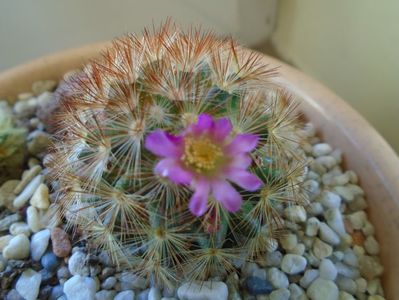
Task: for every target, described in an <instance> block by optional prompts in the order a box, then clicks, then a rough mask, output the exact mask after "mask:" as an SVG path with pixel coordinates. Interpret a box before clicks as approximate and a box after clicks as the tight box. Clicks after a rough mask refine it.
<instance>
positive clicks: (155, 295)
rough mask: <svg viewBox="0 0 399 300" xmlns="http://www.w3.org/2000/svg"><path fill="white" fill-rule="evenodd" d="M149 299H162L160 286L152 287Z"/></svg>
mask: <svg viewBox="0 0 399 300" xmlns="http://www.w3.org/2000/svg"><path fill="white" fill-rule="evenodd" d="M148 300H161V292H160V291H159V289H158V288H156V287H152V288H151V289H150V292H149V293H148Z"/></svg>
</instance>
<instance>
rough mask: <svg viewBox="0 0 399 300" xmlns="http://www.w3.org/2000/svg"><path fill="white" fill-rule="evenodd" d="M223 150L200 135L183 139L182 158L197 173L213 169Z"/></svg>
mask: <svg viewBox="0 0 399 300" xmlns="http://www.w3.org/2000/svg"><path fill="white" fill-rule="evenodd" d="M222 157H223V152H222V149H221V147H220V146H218V145H215V144H214V143H213V142H212V141H211V140H210V139H209V138H207V137H200V138H198V139H194V138H192V137H186V138H185V139H184V155H183V157H182V160H183V161H184V163H185V164H186V165H187V166H190V167H192V168H194V169H195V171H197V172H198V173H204V172H210V171H213V170H215V168H216V167H217V165H218V163H219V162H220V160H221V158H222Z"/></svg>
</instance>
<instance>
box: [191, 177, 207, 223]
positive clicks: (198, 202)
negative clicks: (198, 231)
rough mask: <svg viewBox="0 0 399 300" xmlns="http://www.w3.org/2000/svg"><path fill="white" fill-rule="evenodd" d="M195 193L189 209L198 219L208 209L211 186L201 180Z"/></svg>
mask: <svg viewBox="0 0 399 300" xmlns="http://www.w3.org/2000/svg"><path fill="white" fill-rule="evenodd" d="M194 188H195V192H194V194H193V196H192V197H191V199H190V203H189V204H188V207H189V209H190V211H191V213H192V214H193V215H195V216H197V217H199V216H202V215H203V214H204V213H205V212H206V210H207V208H208V196H209V190H210V184H209V182H208V181H207V180H205V179H200V180H199V181H198V182H196V184H195V187H194Z"/></svg>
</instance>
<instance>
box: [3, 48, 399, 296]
mask: <svg viewBox="0 0 399 300" xmlns="http://www.w3.org/2000/svg"><path fill="white" fill-rule="evenodd" d="M106 45H108V43H100V44H94V45H89V46H85V47H82V48H78V49H72V50H68V51H65V52H61V53H58V54H54V55H50V56H46V57H43V58H40V59H37V60H35V61H32V62H29V63H27V64H23V65H21V66H18V67H16V68H14V69H11V70H8V71H6V72H3V73H1V74H0V99H2V98H5V97H8V99H9V100H10V101H12V97H11V98H9V96H14V98H15V96H16V94H18V93H20V92H24V91H29V90H30V88H31V84H32V83H33V82H34V81H37V80H42V79H60V78H61V76H62V74H63V73H65V72H66V71H68V70H71V69H74V68H79V67H80V66H81V65H82V64H83V63H84V62H87V61H88V60H89V59H90V58H93V57H95V56H97V55H98V54H99V52H100V51H101V49H103V48H104V47H105V46H106ZM264 60H265V62H267V63H269V64H270V65H272V66H280V74H281V77H280V79H279V80H280V81H281V82H283V83H284V84H285V85H286V86H287V87H288V88H289V89H290V90H291V91H292V92H293V93H294V94H296V95H298V96H299V97H300V98H302V99H301V101H300V110H301V111H302V112H303V113H304V114H305V116H306V117H307V118H308V119H309V120H311V121H312V123H313V124H314V125H316V127H317V129H318V133H319V135H320V136H321V137H322V139H324V140H325V141H327V142H328V143H330V144H331V145H333V146H334V147H338V148H340V149H341V150H342V151H343V153H344V163H345V167H347V168H349V169H352V170H354V171H356V173H357V174H358V175H359V179H360V184H361V186H362V188H363V189H364V190H365V192H366V196H367V200H368V203H369V215H370V218H371V221H372V223H373V224H374V225H375V228H376V231H377V233H376V235H377V239H378V240H379V241H380V243H381V260H382V263H383V265H384V268H385V273H384V277H383V286H384V289H385V292H386V297H387V299H398V298H397V297H398V295H399V284H398V283H399V258H398V255H399V158H398V156H397V155H396V154H395V152H394V151H393V150H392V148H391V147H390V146H389V145H388V144H387V142H386V141H385V140H384V139H383V138H382V137H381V136H380V135H379V134H378V132H377V131H376V130H375V129H374V128H373V127H372V126H371V125H370V124H369V123H368V122H367V121H365V120H364V119H363V118H362V117H361V116H360V115H359V114H358V113H357V112H356V111H355V110H353V109H352V108H351V107H350V106H349V105H348V104H346V103H345V102H344V101H343V100H342V99H340V98H339V97H338V96H336V95H335V94H334V93H333V92H331V91H330V90H328V89H327V88H326V87H324V86H323V85H321V84H320V83H319V82H317V81H316V80H314V79H312V78H310V77H308V76H306V75H305V74H303V73H301V72H300V71H298V70H296V69H294V68H292V67H290V66H288V65H286V64H284V63H282V62H281V61H279V60H276V59H274V58H271V57H268V56H264Z"/></svg>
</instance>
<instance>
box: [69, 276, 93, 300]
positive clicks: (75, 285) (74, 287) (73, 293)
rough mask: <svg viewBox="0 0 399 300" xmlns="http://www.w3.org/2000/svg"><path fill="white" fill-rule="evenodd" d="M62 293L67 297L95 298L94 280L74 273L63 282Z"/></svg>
mask: <svg viewBox="0 0 399 300" xmlns="http://www.w3.org/2000/svg"><path fill="white" fill-rule="evenodd" d="M64 293H65V295H66V297H67V298H68V299H73V300H88V299H95V295H96V282H95V280H94V279H93V278H90V277H83V276H80V275H75V276H73V277H71V278H70V279H68V280H67V281H66V282H65V283H64Z"/></svg>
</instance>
